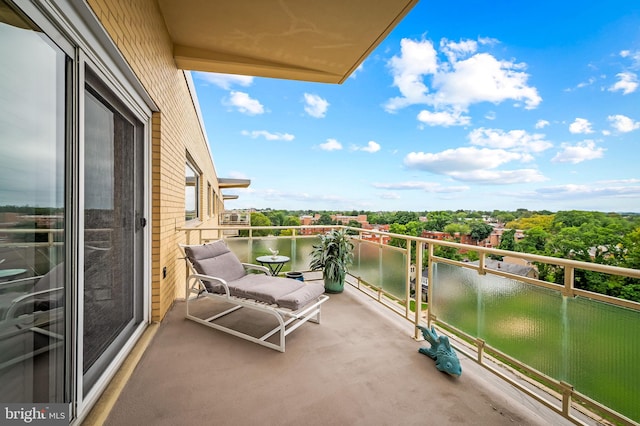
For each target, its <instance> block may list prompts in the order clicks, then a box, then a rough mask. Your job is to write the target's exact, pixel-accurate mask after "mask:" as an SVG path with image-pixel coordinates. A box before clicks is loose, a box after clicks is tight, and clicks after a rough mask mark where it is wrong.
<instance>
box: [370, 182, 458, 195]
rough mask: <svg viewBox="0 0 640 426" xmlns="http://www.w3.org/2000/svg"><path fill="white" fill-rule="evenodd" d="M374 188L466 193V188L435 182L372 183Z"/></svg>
mask: <svg viewBox="0 0 640 426" xmlns="http://www.w3.org/2000/svg"><path fill="white" fill-rule="evenodd" d="M373 187H374V188H379V189H395V190H399V191H406V190H420V191H425V192H432V193H449V192H463V191H468V190H469V189H470V188H469V187H468V186H442V185H441V184H439V183H437V182H423V181H409V182H399V183H374V184H373Z"/></svg>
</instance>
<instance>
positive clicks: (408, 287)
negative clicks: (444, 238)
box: [380, 239, 417, 319]
mask: <svg viewBox="0 0 640 426" xmlns="http://www.w3.org/2000/svg"><path fill="white" fill-rule="evenodd" d="M380 243H381V244H382V239H381V240H380ZM405 266H406V273H407V279H406V282H405V286H406V287H405V300H406V303H405V307H404V308H405V312H404V317H405V318H407V319H408V318H409V311H410V309H409V308H410V307H411V243H410V242H409V241H407V262H406V265H405ZM416 276H417V275H416Z"/></svg>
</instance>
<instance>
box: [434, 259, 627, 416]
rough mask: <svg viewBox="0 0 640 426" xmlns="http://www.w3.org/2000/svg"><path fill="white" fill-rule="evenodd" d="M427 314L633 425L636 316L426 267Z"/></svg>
mask: <svg viewBox="0 0 640 426" xmlns="http://www.w3.org/2000/svg"><path fill="white" fill-rule="evenodd" d="M433 278H434V279H433V281H434V282H433V288H432V301H431V303H430V308H431V313H433V314H435V315H436V316H437V318H438V320H439V321H442V322H444V323H447V324H450V325H452V326H454V327H456V328H458V329H460V330H462V331H464V332H466V333H467V334H469V335H471V336H475V337H478V338H481V339H483V340H484V341H485V342H486V343H487V344H488V345H489V346H491V347H493V348H495V349H497V350H499V351H501V352H503V353H505V354H507V355H509V356H511V357H513V358H515V359H518V360H519V361H520V362H522V363H524V364H527V365H529V366H531V367H532V368H534V369H536V370H538V371H540V372H541V373H543V374H545V375H547V376H549V377H551V378H554V379H556V380H561V381H565V382H567V383H569V384H571V385H572V386H574V388H575V389H576V391H578V392H580V393H582V394H585V395H589V396H590V397H592V398H594V399H596V400H598V401H600V402H601V403H604V404H605V405H607V406H609V407H610V408H613V409H614V410H616V411H618V412H620V413H623V414H625V415H626V416H628V417H631V418H636V419H637V418H640V407H638V405H637V401H638V400H640V384H639V383H638V377H640V363H638V361H637V360H638V359H640V340H639V339H638V338H637V336H638V335H640V312H638V311H633V310H631V309H625V308H622V307H619V306H614V305H610V304H607V303H603V302H599V301H595V300H589V299H585V298H580V297H576V298H568V297H565V296H563V295H562V294H561V292H560V289H559V290H558V291H555V290H553V289H547V288H542V287H537V286H535V285H532V284H527V283H523V282H519V281H516V280H511V279H507V278H503V277H498V276H495V275H492V274H486V275H479V274H478V273H477V272H476V271H474V270H471V269H465V268H460V267H457V266H453V265H448V264H442V263H438V264H435V265H434V277H433Z"/></svg>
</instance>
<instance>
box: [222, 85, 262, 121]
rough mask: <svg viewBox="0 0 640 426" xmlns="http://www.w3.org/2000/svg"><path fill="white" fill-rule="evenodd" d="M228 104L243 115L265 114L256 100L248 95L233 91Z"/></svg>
mask: <svg viewBox="0 0 640 426" xmlns="http://www.w3.org/2000/svg"><path fill="white" fill-rule="evenodd" d="M227 104H228V105H231V106H233V107H235V108H237V109H238V111H240V112H241V113H243V114H247V115H258V114H263V113H264V107H263V106H262V104H261V103H260V102H259V101H257V100H256V99H252V98H251V97H250V96H249V95H248V94H247V93H244V92H237V91H232V92H231V93H230V94H229V99H228V100H227Z"/></svg>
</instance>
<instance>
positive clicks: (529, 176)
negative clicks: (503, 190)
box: [449, 169, 547, 185]
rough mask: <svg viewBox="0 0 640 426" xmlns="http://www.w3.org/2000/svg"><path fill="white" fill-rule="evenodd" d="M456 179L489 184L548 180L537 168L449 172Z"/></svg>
mask: <svg viewBox="0 0 640 426" xmlns="http://www.w3.org/2000/svg"><path fill="white" fill-rule="evenodd" d="M449 176H451V177H452V178H454V179H457V180H461V181H465V182H474V183H479V184H487V185H513V184H517V183H532V182H542V181H545V180H547V178H545V177H544V176H543V175H542V173H540V171H538V170H536V169H519V170H473V171H469V172H452V173H449Z"/></svg>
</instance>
